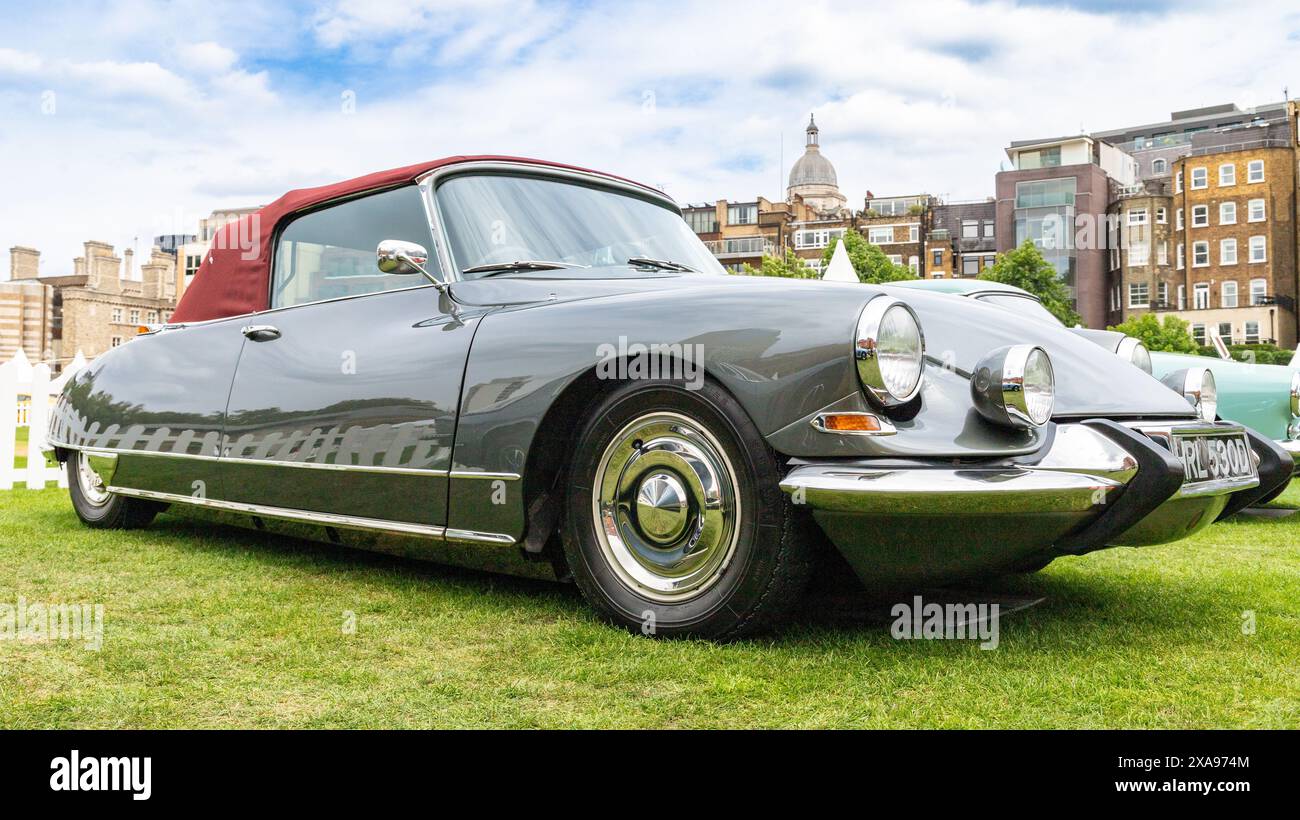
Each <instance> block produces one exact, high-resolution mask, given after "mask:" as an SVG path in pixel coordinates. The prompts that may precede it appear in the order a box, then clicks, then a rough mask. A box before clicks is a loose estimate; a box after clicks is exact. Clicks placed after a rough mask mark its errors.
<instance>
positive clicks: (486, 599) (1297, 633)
mask: <svg viewBox="0 0 1300 820" xmlns="http://www.w3.org/2000/svg"><path fill="white" fill-rule="evenodd" d="M1283 503H1289V504H1290V505H1292V506H1300V484H1298V485H1296V486H1293V487H1292V488H1291V490H1290V491H1289V492H1288V494H1287V495H1286V496H1284V498H1283ZM0 567H4V571H3V572H2V573H0V604H5V603H7V604H13V603H15V602H16V601H17V599H18V598H19V596H22V597H23V598H25V599H26V600H27V601H28V602H33V601H42V602H52V603H59V602H62V603H70V602H91V603H100V604H103V606H104V608H105V623H106V626H105V637H104V646H103V649H102V650H101V651H99V652H92V651H88V650H87V649H85V648H84V646H83V645H82V644H81V643H80V642H75V641H67V640H60V641H46V642H19V641H14V640H2V641H0V727H3V728H31V727H235V726H241V727H272V726H278V727H379V726H411V727H414V726H493V727H563V726H573V727H749V726H792V727H814V726H853V727H1144V726H1152V727H1227V726H1233V727H1292V728H1295V727H1297V726H1300V606H1298V604H1300V514H1298V515H1295V516H1292V517H1290V518H1285V519H1274V520H1261V519H1246V520H1240V521H1231V522H1225V523H1222V524H1218V525H1215V526H1213V527H1211V528H1210V529H1209V530H1207V531H1206V532H1204V533H1202V534H1200V535H1198V536H1196V537H1194V538H1192V539H1189V540H1187V541H1184V542H1181V543H1177V544H1170V545H1165V546H1161V547H1150V548H1146V549H1142V550H1129V549H1117V550H1107V551H1105V552H1101V553H1096V554H1093V555H1089V556H1085V557H1082V558H1072V559H1064V560H1060V561H1057V562H1056V563H1054V564H1053V565H1052V566H1051V567H1049V568H1048V569H1047V570H1046V571H1044V572H1042V573H1040V574H1038V575H1034V576H1025V577H1018V578H1008V579H1002V580H998V581H996V582H990V583H989V584H987V585H986V588H987V589H989V590H990V591H993V592H996V593H999V594H1011V595H1019V594H1030V595H1041V596H1045V597H1046V600H1045V601H1044V602H1043V603H1041V604H1039V605H1038V606H1036V607H1033V608H1031V609H1028V610H1024V611H1020V612H1016V613H1012V614H1008V615H1004V616H1003V618H1002V624H1001V627H1002V628H1001V646H1000V648H998V649H997V650H995V651H982V650H980V649H979V648H978V646H977V645H976V644H975V643H973V642H964V641H895V640H892V639H891V638H890V636H889V633H888V626H887V624H883V623H879V622H872V621H869V620H864V619H848V620H846V619H844V618H838V619H837V618H834V617H830V616H828V615H826V614H824V613H825V608H822V607H816V606H814V607H810V608H809V610H808V612H806V613H805V614H802V615H800V616H799V617H798V618H796V619H793V620H792V622H791V624H790V625H789V627H788V628H786V629H785V630H783V631H781V632H780V633H779V634H776V635H773V636H770V637H767V638H764V639H762V640H754V641H750V642H745V643H740V644H734V645H728V646H715V645H711V644H707V643H702V642H688V641H655V640H650V639H645V638H640V637H637V636H632V635H629V634H626V633H624V632H622V631H619V630H616V629H613V628H611V627H608V626H606V625H604V624H603V623H601V622H600V621H598V620H597V618H596V617H595V616H594V615H593V614H592V612H591V610H589V609H588V608H587V607H586V606H585V604H584V603H583V601H582V600H581V598H580V597H579V596H578V595H577V594H576V593H575V592H574V590H573V589H572V588H570V587H564V586H560V585H555V584H546V583H540V582H527V581H520V580H513V579H509V578H503V577H495V576H489V575H480V574H476V573H470V572H462V571H457V570H452V569H446V568H442V567H438V566H434V565H427V564H420V563H415V562H409V561H403V560H400V559H394V558H386V557H382V556H372V555H368V554H365V553H359V552H350V551H346V550H342V549H338V548H333V547H327V546H317V545H313V544H308V543H305V542H301V541H293V540H289V539H281V538H275V537H271V536H267V535H260V534H256V533H251V532H244V531H242V530H235V529H220V528H212V529H205V528H201V527H199V526H197V525H194V524H191V523H188V522H186V521H184V520H182V519H179V518H175V517H170V516H163V517H161V518H160V519H159V520H158V521H157V522H155V524H154V526H153V527H152V528H150V529H147V530H143V531H136V532H102V531H94V530H89V529H86V528H84V527H82V526H81V525H80V524H79V523H78V522H77V520H76V518H75V517H74V515H73V513H72V510H71V508H70V506H69V503H68V500H67V497H66V495H65V493H64V492H62V491H58V490H54V489H51V490H45V491H40V492H28V491H25V490H17V491H14V492H8V493H0ZM1246 610H1253V611H1254V612H1255V615H1256V623H1257V632H1256V634H1254V635H1245V634H1243V633H1242V629H1241V619H1242V613H1243V611H1246ZM346 611H351V612H355V613H356V615H357V619H358V620H357V630H356V632H355V634H351V635H348V634H344V633H343V630H342V624H343V620H344V613H345V612H346Z"/></svg>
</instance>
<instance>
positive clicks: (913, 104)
mask: <svg viewBox="0 0 1300 820" xmlns="http://www.w3.org/2000/svg"><path fill="white" fill-rule="evenodd" d="M1225 14H1226V12H1223V11H1221V10H1219V9H1217V8H1215V7H1210V6H1208V5H1198V6H1193V7H1189V8H1181V7H1180V8H1179V9H1177V10H1171V9H1166V8H1165V7H1164V6H1163V5H1162V4H1159V3H1146V4H1144V5H1143V6H1142V13H1140V14H1129V13H1126V12H1120V11H1115V12H1112V11H1111V9H1110V6H1109V5H1107V4H1103V5H1102V6H1100V7H1098V6H1097V5H1095V4H1073V5H1060V4H1040V5H1021V4H1013V3H1010V2H1004V1H1003V0H994V1H993V2H976V1H975V0H970V1H967V0H935V2H927V3H911V4H893V5H889V6H883V7H882V6H880V5H879V4H877V5H863V4H852V5H836V4H831V3H828V2H817V0H809V1H808V2H805V3H801V4H798V5H797V6H794V7H792V6H790V4H788V3H783V2H778V1H777V0H755V2H752V3H748V4H746V5H745V6H744V7H743V13H738V12H737V8H736V7H734V6H730V5H727V4H716V3H690V2H682V0H661V1H660V2H655V3H619V4H589V3H574V4H565V3H560V2H507V0H488V1H487V2H469V0H464V1H463V2H458V1H456V0H451V1H450V2H430V0H398V1H397V2H380V1H379V0H364V1H363V0H331V1H330V2H322V3H308V2H305V1H304V2H298V3H295V4H290V5H285V4H262V3H254V2H247V3H240V4H237V5H235V6H232V7H230V10H224V8H223V11H222V12H221V13H219V14H216V13H213V12H212V10H211V7H210V5H209V4H208V3H206V2H200V1H199V0H176V2H172V3H166V2H161V0H128V2H125V3H124V4H119V5H114V6H90V7H87V6H83V5H78V6H76V15H77V16H76V18H75V19H76V22H75V23H72V22H67V23H64V24H59V25H56V24H55V23H57V22H58V21H59V20H60V19H67V20H69V21H70V20H72V19H73V16H72V11H71V10H70V9H69V8H63V7H61V6H60V4H59V3H57V2H56V3H46V4H40V5H39V6H32V7H31V8H30V9H27V10H24V11H21V12H10V13H9V14H8V15H7V18H6V29H5V31H4V32H3V33H0V123H3V124H4V128H3V129H2V130H0V180H3V183H4V185H5V186H6V190H7V191H12V190H16V191H21V192H22V195H21V196H19V197H14V196H8V197H3V198H0V248H3V247H9V246H10V245H17V244H25V245H35V246H37V247H39V248H41V249H42V250H43V251H44V252H45V254H46V260H47V261H46V268H47V269H49V270H50V272H63V271H65V270H66V269H67V268H69V267H70V265H71V259H72V257H73V256H75V255H76V254H77V253H78V252H79V247H80V243H81V242H82V241H84V240H85V239H87V238H89V237H91V236H97V237H102V238H105V239H107V240H109V241H113V242H115V243H117V244H118V245H119V247H122V246H127V245H129V244H130V243H131V242H133V241H135V239H134V238H135V237H137V236H138V237H142V239H141V240H140V241H141V243H142V244H143V243H144V242H147V241H148V237H149V236H151V235H152V234H153V233H163V232H169V231H164V230H162V229H161V228H162V227H170V228H171V230H175V231H177V232H179V231H181V230H185V229H188V230H189V231H192V230H193V229H194V225H193V224H192V223H194V222H196V221H197V219H198V217H200V216H203V215H206V213H207V211H209V210H212V209H214V208H228V207H234V206H239V205H245V204H259V203H263V202H267V201H270V200H271V199H274V198H275V197H276V196H278V195H279V194H281V193H282V192H283V191H285V190H287V189H288V188H292V187H300V186H304V185H313V184H320V183H324V182H328V181H331V180H335V179H342V178H346V177H349V176H354V175H358V174H362V173H365V172H367V171H373V170H377V169H381V168H385V167H393V166H397V165H403V164H407V163H412V162H417V161H420V160H423V159H429V158H432V157H436V156H442V155H447V154H455V153H507V154H517V155H525V156H535V157H542V158H547V159H554V160H559V161H564V162H571V163H575V164H579V165H585V166H589V167H596V168H601V169H603V170H607V171H610V172H613V173H618V174H621V175H624V176H629V177H631V178H634V179H640V180H642V181H645V182H647V183H649V184H652V185H659V186H662V187H663V188H664V189H665V190H666V191H667V192H668V193H670V194H671V195H673V196H675V197H676V198H677V199H678V200H679V201H714V200H717V199H721V198H732V199H739V198H752V197H753V196H755V195H763V196H767V197H769V198H779V197H781V196H783V195H784V180H785V176H786V174H787V173H788V170H789V167H790V165H791V164H792V163H793V162H794V160H795V158H796V157H797V156H798V154H799V153H800V151H801V150H802V145H803V138H804V134H803V127H804V125H805V124H806V123H807V118H808V113H809V112H810V111H813V112H816V115H817V123H818V125H819V126H820V127H821V137H822V146H823V151H824V153H825V154H826V155H827V156H828V157H829V158H830V159H831V160H832V162H834V164H835V167H836V170H837V172H838V175H839V180H840V186H841V189H842V190H843V191H844V193H845V195H846V196H847V197H848V198H849V200H850V202H853V203H860V202H861V199H862V196H863V194H864V192H865V191H866V189H868V188H870V189H872V190H873V191H875V192H876V193H878V194H881V195H888V194H892V193H916V192H923V191H924V192H929V193H933V194H936V195H941V196H942V195H947V196H951V197H953V198H982V197H984V196H987V195H988V194H990V193H992V188H993V175H994V173H996V171H997V170H998V166H999V163H1001V162H1004V161H1005V154H1004V152H1003V149H1004V148H1005V146H1006V145H1007V143H1008V142H1010V141H1011V140H1013V139H1024V138H1032V137H1037V136H1043V135H1057V134H1063V133H1075V132H1078V131H1079V130H1080V128H1081V127H1082V128H1085V129H1087V130H1101V129H1106V128H1113V127H1119V126H1123V125H1125V124H1135V123H1142V122H1152V121H1156V120H1159V119H1162V118H1164V117H1165V116H1167V115H1168V112H1170V111H1172V110H1178V109H1184V108H1192V107H1196V106H1200V105H1208V104H1213V103H1219V102H1227V101H1236V102H1239V103H1243V104H1244V103H1247V102H1250V101H1252V100H1253V101H1258V102H1271V101H1274V100H1277V99H1280V98H1281V96H1282V86H1284V85H1285V84H1286V83H1287V82H1288V81H1289V80H1290V79H1291V78H1293V77H1295V76H1297V75H1300V53H1297V51H1296V49H1295V48H1294V43H1293V42H1291V41H1289V40H1288V37H1289V36H1293V33H1294V32H1295V31H1296V30H1297V26H1298V25H1300V23H1298V22H1297V19H1296V16H1295V12H1294V9H1293V7H1290V6H1288V4H1286V3H1282V2H1265V3H1259V4H1254V5H1252V7H1251V9H1250V11H1249V15H1250V19H1251V20H1252V21H1254V24H1253V25H1251V26H1234V25H1225V24H1224V21H1225V17H1224V15H1225ZM1211 50H1213V52H1214V53H1225V54H1237V55H1248V56H1242V57H1241V59H1240V60H1238V61H1237V64H1236V65H1235V66H1233V67H1229V66H1228V64H1226V63H1224V62H1223V61H1211V60H1206V59H1204V55H1205V54H1206V53H1210V52H1211ZM46 90H53V91H54V92H56V94H57V99H58V105H57V113H54V114H53V115H51V114H48V113H45V109H44V108H43V106H42V98H41V94H42V93H43V92H44V91H46ZM345 92H346V93H349V94H351V95H352V96H351V97H350V98H346V97H344V96H343V95H344V94H345ZM349 99H350V100H351V101H352V102H349ZM178 214H179V215H180V216H179V217H178V216H177V215H178ZM187 222H188V223H189V224H187ZM5 243H7V244H5ZM4 273H6V272H5V271H0V276H3V275H4Z"/></svg>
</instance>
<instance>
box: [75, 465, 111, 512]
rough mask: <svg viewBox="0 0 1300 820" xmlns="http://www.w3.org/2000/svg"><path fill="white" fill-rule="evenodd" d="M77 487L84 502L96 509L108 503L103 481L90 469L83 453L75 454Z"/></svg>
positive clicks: (106, 490)
mask: <svg viewBox="0 0 1300 820" xmlns="http://www.w3.org/2000/svg"><path fill="white" fill-rule="evenodd" d="M77 486H79V487H80V488H81V495H82V496H83V497H84V498H85V499H86V501H88V502H90V503H91V504H93V505H95V506H96V507H102V506H104V505H105V504H107V503H108V489H107V488H106V487H105V486H104V480H103V479H102V478H100V477H99V475H98V474H97V473H96V472H95V471H94V470H92V469H90V460H89V458H87V456H86V454H85V453H84V452H78V453H77Z"/></svg>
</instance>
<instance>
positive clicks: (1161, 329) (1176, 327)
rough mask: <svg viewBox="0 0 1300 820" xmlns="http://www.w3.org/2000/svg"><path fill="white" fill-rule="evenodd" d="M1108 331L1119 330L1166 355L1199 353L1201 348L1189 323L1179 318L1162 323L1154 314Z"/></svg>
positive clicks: (1172, 317)
mask: <svg viewBox="0 0 1300 820" xmlns="http://www.w3.org/2000/svg"><path fill="white" fill-rule="evenodd" d="M1107 330H1118V331H1119V332H1120V333H1124V334H1127V335H1129V336H1132V337H1133V338H1135V339H1137V340H1138V341H1140V342H1142V344H1144V345H1146V346H1147V350H1160V351H1164V352H1165V353H1197V352H1199V351H1200V346H1199V345H1197V344H1196V340H1195V339H1193V338H1192V334H1191V333H1190V332H1189V331H1188V324H1187V322H1185V321H1183V320H1182V319H1179V318H1178V317H1177V316H1166V317H1165V319H1164V322H1163V323H1162V322H1161V321H1160V320H1159V319H1157V318H1156V317H1155V314H1154V313H1143V314H1142V315H1141V316H1133V317H1131V318H1129V319H1128V320H1127V321H1124V322H1122V323H1120V324H1118V325H1115V326H1114V327H1110V328H1107Z"/></svg>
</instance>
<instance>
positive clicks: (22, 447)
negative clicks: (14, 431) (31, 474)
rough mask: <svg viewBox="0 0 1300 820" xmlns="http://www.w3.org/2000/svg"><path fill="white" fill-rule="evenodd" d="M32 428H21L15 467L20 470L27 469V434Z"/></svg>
mask: <svg viewBox="0 0 1300 820" xmlns="http://www.w3.org/2000/svg"><path fill="white" fill-rule="evenodd" d="M29 429H30V428H28V427H19V428H18V436H17V444H16V446H15V447H14V456H15V458H14V466H15V467H17V468H18V469H19V470H23V469H26V468H27V432H28V430H29Z"/></svg>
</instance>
